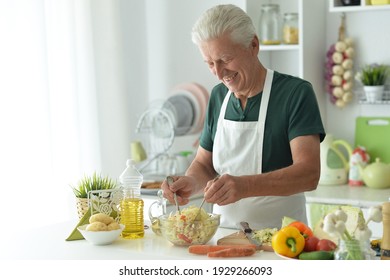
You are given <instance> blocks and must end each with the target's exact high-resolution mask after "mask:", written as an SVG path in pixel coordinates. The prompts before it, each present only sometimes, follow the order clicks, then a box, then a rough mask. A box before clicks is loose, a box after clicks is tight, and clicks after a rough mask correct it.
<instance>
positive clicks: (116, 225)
mask: <svg viewBox="0 0 390 280" xmlns="http://www.w3.org/2000/svg"><path fill="white" fill-rule="evenodd" d="M120 228H121V227H120V226H119V224H118V223H117V222H112V223H111V224H109V225H108V226H107V230H116V229H120Z"/></svg>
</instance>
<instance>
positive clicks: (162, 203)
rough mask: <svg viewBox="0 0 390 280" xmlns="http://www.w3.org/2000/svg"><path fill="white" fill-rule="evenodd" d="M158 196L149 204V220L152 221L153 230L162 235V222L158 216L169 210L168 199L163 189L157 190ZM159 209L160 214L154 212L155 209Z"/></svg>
mask: <svg viewBox="0 0 390 280" xmlns="http://www.w3.org/2000/svg"><path fill="white" fill-rule="evenodd" d="M157 197H158V200H156V201H154V202H153V203H152V204H151V205H150V206H149V212H148V214H149V220H150V223H151V224H152V230H153V232H154V233H155V234H157V235H161V229H160V222H159V220H158V217H159V216H161V215H165V214H166V212H167V200H166V198H164V196H163V191H162V190H159V191H158V192H157ZM155 209H157V211H158V212H159V213H158V215H154V214H153V212H155V211H154V210H155Z"/></svg>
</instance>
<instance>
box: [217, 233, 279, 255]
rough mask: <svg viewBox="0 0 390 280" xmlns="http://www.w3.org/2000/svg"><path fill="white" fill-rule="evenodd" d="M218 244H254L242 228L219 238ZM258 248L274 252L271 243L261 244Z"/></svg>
mask: <svg viewBox="0 0 390 280" xmlns="http://www.w3.org/2000/svg"><path fill="white" fill-rule="evenodd" d="M217 244H218V245H249V244H252V243H251V242H250V241H249V240H248V238H247V236H246V235H245V233H244V231H242V230H240V231H238V232H235V233H232V234H229V235H227V236H224V237H222V238H220V239H218V240H217ZM258 250H263V251H267V252H273V249H272V246H271V245H261V246H259V248H258Z"/></svg>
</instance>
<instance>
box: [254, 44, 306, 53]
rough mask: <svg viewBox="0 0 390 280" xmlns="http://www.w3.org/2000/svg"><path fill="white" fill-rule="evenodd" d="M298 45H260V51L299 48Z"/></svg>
mask: <svg viewBox="0 0 390 280" xmlns="http://www.w3.org/2000/svg"><path fill="white" fill-rule="evenodd" d="M299 48H300V46H299V45H283V44H282V45H261V44H260V51H291V50H299Z"/></svg>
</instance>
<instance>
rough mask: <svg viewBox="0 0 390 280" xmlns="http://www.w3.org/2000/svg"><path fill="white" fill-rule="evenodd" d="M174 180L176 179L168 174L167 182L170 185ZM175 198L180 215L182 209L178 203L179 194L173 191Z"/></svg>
mask: <svg viewBox="0 0 390 280" xmlns="http://www.w3.org/2000/svg"><path fill="white" fill-rule="evenodd" d="M173 182H174V181H173V178H172V177H171V176H167V183H168V186H170V185H172V184H173ZM173 199H174V200H175V204H176V209H177V212H179V215H180V214H181V211H180V207H179V203H178V201H177V195H176V193H175V192H174V193H173Z"/></svg>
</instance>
